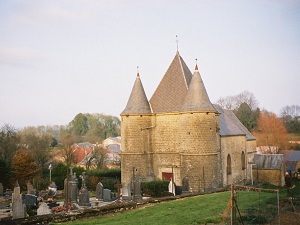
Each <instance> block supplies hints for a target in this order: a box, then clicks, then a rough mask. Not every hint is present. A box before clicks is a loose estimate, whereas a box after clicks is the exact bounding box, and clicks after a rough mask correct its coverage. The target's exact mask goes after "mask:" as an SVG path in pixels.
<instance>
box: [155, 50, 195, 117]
mask: <svg viewBox="0 0 300 225" xmlns="http://www.w3.org/2000/svg"><path fill="white" fill-rule="evenodd" d="M191 79H192V73H191V71H190V70H189V68H188V67H187V65H186V63H185V62H184V61H183V59H182V58H181V56H180V54H179V52H178V51H177V52H176V55H175V57H174V59H173V61H172V63H171V65H170V66H169V68H168V70H167V72H166V73H165V75H164V77H163V78H162V80H161V81H160V84H159V85H158V87H157V88H156V90H155V92H154V94H153V95H152V97H151V99H150V105H151V108H152V111H153V113H164V112H178V111H180V109H181V107H182V104H183V101H184V98H185V96H186V93H187V90H188V87H189V85H190V82H191Z"/></svg>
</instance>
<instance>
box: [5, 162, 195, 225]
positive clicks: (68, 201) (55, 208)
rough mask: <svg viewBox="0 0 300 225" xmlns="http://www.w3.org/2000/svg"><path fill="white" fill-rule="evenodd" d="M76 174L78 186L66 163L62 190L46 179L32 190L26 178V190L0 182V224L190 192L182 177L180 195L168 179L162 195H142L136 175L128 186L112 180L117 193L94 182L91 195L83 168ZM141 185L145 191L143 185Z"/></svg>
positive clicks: (111, 209) (96, 212)
mask: <svg viewBox="0 0 300 225" xmlns="http://www.w3.org/2000/svg"><path fill="white" fill-rule="evenodd" d="M78 177H79V178H80V179H81V187H80V188H79V181H78V179H77V175H76V173H74V172H73V170H72V167H70V168H69V170H68V175H67V177H66V178H65V180H64V190H61V191H60V190H58V189H57V186H56V184H55V182H50V184H49V186H48V189H47V190H36V189H35V187H34V186H33V185H32V184H31V183H30V182H28V183H27V191H26V192H24V190H21V188H20V185H19V184H18V182H16V183H15V185H14V189H13V190H5V191H4V190H3V185H2V183H0V224H37V223H43V224H47V223H49V222H64V221H70V220H75V219H79V218H85V217H94V216H100V215H105V214H110V213H116V212H123V211H126V210H130V209H135V208H137V207H138V206H142V205H144V204H148V203H158V202H161V201H169V200H174V199H178V198H182V197H186V196H188V195H189V196H192V195H194V194H193V193H190V192H189V191H188V188H189V187H188V180H187V179H186V178H185V181H184V184H185V186H184V187H182V188H181V189H183V190H184V191H182V190H181V191H180V194H182V195H178V196H175V186H174V183H173V182H172V180H171V181H170V182H168V181H165V185H164V186H168V187H167V188H168V189H169V190H168V191H165V192H164V193H163V196H164V197H162V198H159V199H154V198H151V197H150V195H151V194H150V192H148V194H147V193H145V194H144V196H143V195H142V190H141V183H142V182H141V181H140V180H139V179H138V178H137V179H135V180H133V185H132V187H130V186H128V187H122V185H121V184H120V183H117V184H115V188H116V189H117V194H113V193H112V191H111V190H109V189H106V188H104V187H103V184H102V183H101V182H98V184H97V185H96V189H95V190H94V191H93V193H94V195H93V197H91V196H90V191H89V190H88V188H87V179H88V177H87V175H86V174H85V172H83V173H82V174H81V175H79V176H78ZM144 189H145V192H147V188H144ZM121 192H123V193H126V194H125V196H121ZM176 192H178V190H177V191H176ZM152 194H153V195H156V194H155V193H152ZM177 194H178V193H177ZM147 196H148V197H147Z"/></svg>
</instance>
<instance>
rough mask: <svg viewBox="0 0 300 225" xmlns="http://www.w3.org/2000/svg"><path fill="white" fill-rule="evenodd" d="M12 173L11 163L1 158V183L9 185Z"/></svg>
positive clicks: (5, 185)
mask: <svg viewBox="0 0 300 225" xmlns="http://www.w3.org/2000/svg"><path fill="white" fill-rule="evenodd" d="M10 175H11V169H10V165H8V164H7V162H6V160H4V159H1V158H0V183H2V184H3V186H4V187H7V186H8V184H9V180H10Z"/></svg>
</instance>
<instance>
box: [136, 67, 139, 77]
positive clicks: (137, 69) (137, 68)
mask: <svg viewBox="0 0 300 225" xmlns="http://www.w3.org/2000/svg"><path fill="white" fill-rule="evenodd" d="M136 71H137V76H140V71H139V66H137V67H136Z"/></svg>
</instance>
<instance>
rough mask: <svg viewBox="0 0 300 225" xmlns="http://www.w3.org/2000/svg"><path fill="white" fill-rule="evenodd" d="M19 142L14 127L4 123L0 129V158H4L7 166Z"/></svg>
mask: <svg viewBox="0 0 300 225" xmlns="http://www.w3.org/2000/svg"><path fill="white" fill-rule="evenodd" d="M19 142H20V138H19V137H18V135H17V133H16V130H15V128H14V127H12V126H10V125H9V124H5V125H4V126H3V127H2V128H1V130H0V158H2V159H4V160H5V161H6V162H7V164H8V165H9V166H10V165H11V160H12V157H13V155H14V153H15V152H16V151H17V150H18V148H19Z"/></svg>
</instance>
